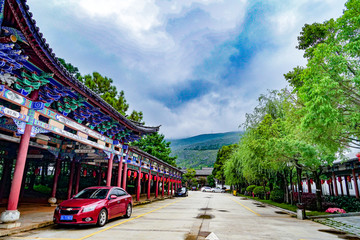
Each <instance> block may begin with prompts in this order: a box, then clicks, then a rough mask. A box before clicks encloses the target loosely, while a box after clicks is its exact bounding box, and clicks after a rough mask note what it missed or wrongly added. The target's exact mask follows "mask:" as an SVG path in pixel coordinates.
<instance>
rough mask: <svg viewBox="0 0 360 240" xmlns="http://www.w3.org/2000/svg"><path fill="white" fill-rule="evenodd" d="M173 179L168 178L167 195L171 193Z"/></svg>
mask: <svg viewBox="0 0 360 240" xmlns="http://www.w3.org/2000/svg"><path fill="white" fill-rule="evenodd" d="M170 181H171V179H170V178H168V191H167V195H168V196H169V195H170V184H171V182H170Z"/></svg>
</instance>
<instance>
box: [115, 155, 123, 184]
mask: <svg viewBox="0 0 360 240" xmlns="http://www.w3.org/2000/svg"><path fill="white" fill-rule="evenodd" d="M122 165H123V156H121V157H120V162H119V166H118V179H117V184H116V185H117V186H118V187H120V184H121V177H122Z"/></svg>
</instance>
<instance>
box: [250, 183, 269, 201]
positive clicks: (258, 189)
mask: <svg viewBox="0 0 360 240" xmlns="http://www.w3.org/2000/svg"><path fill="white" fill-rule="evenodd" d="M269 191H270V188H268V187H265V191H264V187H262V186H256V187H255V188H254V190H253V193H254V195H256V196H258V197H259V198H261V199H264V196H265V194H266V193H267V192H269Z"/></svg>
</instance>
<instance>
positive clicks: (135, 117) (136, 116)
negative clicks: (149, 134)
mask: <svg viewBox="0 0 360 240" xmlns="http://www.w3.org/2000/svg"><path fill="white" fill-rule="evenodd" d="M128 119H130V120H132V121H135V122H138V123H141V124H145V122H144V121H143V112H141V111H140V112H137V111H135V110H133V111H132V112H131V114H130V116H129V117H128Z"/></svg>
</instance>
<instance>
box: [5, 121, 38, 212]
mask: <svg viewBox="0 0 360 240" xmlns="http://www.w3.org/2000/svg"><path fill="white" fill-rule="evenodd" d="M31 128H32V126H31V125H28V124H26V126H25V132H24V134H23V135H22V136H21V139H20V145H19V153H18V156H17V158H16V164H15V171H14V177H13V180H12V183H11V189H10V195H9V202H8V206H7V210H16V209H17V206H18V202H19V194H20V188H21V183H22V179H23V174H24V168H25V163H26V156H27V152H28V149H29V142H30V134H31Z"/></svg>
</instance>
